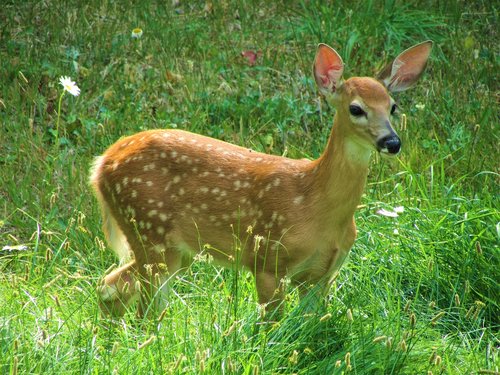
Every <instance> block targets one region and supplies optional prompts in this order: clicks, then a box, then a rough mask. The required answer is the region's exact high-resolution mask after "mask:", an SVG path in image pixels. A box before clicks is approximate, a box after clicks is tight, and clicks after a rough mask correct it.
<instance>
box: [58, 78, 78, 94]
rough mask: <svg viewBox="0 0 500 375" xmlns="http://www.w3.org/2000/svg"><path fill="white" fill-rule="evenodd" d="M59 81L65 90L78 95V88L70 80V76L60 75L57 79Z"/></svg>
mask: <svg viewBox="0 0 500 375" xmlns="http://www.w3.org/2000/svg"><path fill="white" fill-rule="evenodd" d="M59 83H60V84H61V85H62V87H63V88H64V90H65V91H67V92H69V93H70V94H71V95H73V96H78V95H80V88H79V87H78V86H77V85H76V83H75V82H73V81H72V80H71V78H70V77H64V76H63V77H61V78H60V79H59Z"/></svg>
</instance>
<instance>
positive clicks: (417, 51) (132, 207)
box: [91, 41, 432, 316]
mask: <svg viewBox="0 0 500 375" xmlns="http://www.w3.org/2000/svg"><path fill="white" fill-rule="evenodd" d="M431 48H432V42H431V41H426V42H423V43H420V44H418V45H415V46H413V47H411V48H409V49H408V50H406V51H404V52H403V53H401V54H400V55H399V56H398V57H397V58H396V59H395V60H394V61H393V62H392V63H391V64H390V65H388V67H387V68H386V69H384V70H383V71H382V73H381V74H380V75H379V76H378V79H374V78H369V77H353V78H349V79H347V80H345V81H344V80H342V72H343V69H344V64H343V62H342V59H341V57H340V56H339V54H338V53H337V52H336V51H335V50H334V49H333V48H331V47H329V46H328V45H326V44H320V45H319V47H318V50H317V54H316V58H315V61H314V77H315V80H316V83H317V85H318V88H319V91H320V92H321V93H322V94H323V95H324V97H325V98H326V100H327V101H328V102H329V103H331V104H333V105H334V106H335V108H336V114H335V117H334V122H333V128H332V131H331V135H330V138H329V141H328V144H327V145H326V148H325V150H324V152H323V154H322V155H321V156H320V157H319V158H318V159H317V160H313V161H310V160H305V159H302V160H292V159H288V158H285V157H280V156H274V155H267V154H263V153H259V152H255V151H252V150H250V149H246V148H243V147H239V146H235V145H232V144H229V143H226V142H222V141H219V140H216V139H213V138H208V137H204V136H201V135H198V134H193V133H190V132H186V131H180V130H151V131H144V132H141V133H138V134H135V135H132V136H130V137H126V138H123V139H121V140H119V141H118V142H116V143H115V144H114V145H112V146H111V147H110V148H109V149H108V150H107V151H106V152H105V153H104V155H102V156H100V157H98V158H97V159H96V160H95V162H94V165H93V167H92V172H91V184H92V186H93V188H94V190H95V194H96V196H97V199H98V201H99V204H100V207H101V211H102V216H103V222H104V223H103V227H104V232H105V235H106V238H107V241H108V244H109V246H110V247H111V248H112V249H113V250H114V251H115V253H116V254H117V255H118V256H119V257H120V258H121V259H122V261H123V260H127V259H129V262H128V263H126V264H123V265H122V266H121V267H119V268H118V269H116V270H114V271H113V272H111V273H109V274H108V275H106V276H105V277H104V279H103V280H102V283H101V284H100V286H99V287H98V295H99V299H100V306H101V309H102V310H103V311H104V312H105V313H111V314H113V315H115V316H120V315H122V314H123V313H124V312H125V311H126V308H127V306H129V305H130V304H132V303H133V302H134V301H136V300H138V299H139V307H138V309H139V314H140V315H144V314H145V313H146V312H147V309H148V306H149V305H150V302H151V298H152V297H153V296H155V295H156V294H159V296H156V297H155V299H154V301H155V302H158V301H159V300H161V292H162V291H164V290H165V289H166V288H167V285H166V284H167V280H168V278H169V277H172V275H174V274H176V272H178V271H180V270H182V269H183V268H185V267H186V266H187V265H188V264H189V260H190V259H191V258H192V257H193V255H195V254H197V253H200V252H202V251H207V252H209V253H210V254H211V256H213V258H214V259H215V261H217V262H219V263H220V264H222V265H224V264H226V265H228V264H231V262H234V261H235V259H236V258H238V263H239V265H241V266H243V267H245V268H246V269H248V270H250V272H252V273H253V275H254V277H255V283H256V287H257V294H258V299H259V303H261V304H263V305H269V308H270V309H271V310H274V309H276V307H277V306H278V305H279V304H280V302H281V301H282V299H283V297H284V295H283V294H284V291H283V288H282V287H281V284H280V283H281V281H282V280H283V279H284V278H285V277H286V278H287V279H289V280H290V281H291V282H292V283H293V284H295V285H301V284H304V285H311V284H319V285H320V288H321V289H322V288H325V289H327V287H328V286H329V282H330V280H331V278H332V276H333V275H334V274H335V273H336V272H337V271H338V269H339V268H340V266H341V265H342V263H343V262H344V260H345V258H346V256H347V255H348V253H349V250H350V248H351V246H352V245H353V243H354V239H355V237H356V225H355V222H354V212H355V210H356V208H357V205H358V204H359V202H360V199H361V195H362V192H363V189H364V185H365V181H366V177H367V173H368V166H369V161H370V154H371V152H372V151H374V150H376V151H378V152H380V153H382V154H385V155H396V154H397V153H398V152H399V150H400V147H401V141H400V139H399V138H398V136H397V135H396V133H395V131H394V129H393V128H392V126H391V115H392V114H393V113H394V112H395V111H396V109H397V106H396V104H395V102H394V100H393V99H392V98H391V97H390V95H389V92H397V91H403V90H406V89H408V88H409V87H410V86H412V85H413V84H414V83H415V82H416V81H417V80H418V79H419V78H420V76H421V75H422V73H423V71H424V69H425V66H426V63H427V59H428V57H429V54H430V51H431ZM246 231H250V232H251V233H252V236H253V237H252V238H251V241H250V242H251V243H248V244H247V246H244V247H241V248H238V247H235V246H234V243H235V241H234V239H235V238H243V237H244V236H245V235H248V234H245V232H246ZM204 244H209V245H210V246H204ZM131 255H132V258H130V256H131ZM158 303H160V302H158ZM162 303H165V301H163V302H162Z"/></svg>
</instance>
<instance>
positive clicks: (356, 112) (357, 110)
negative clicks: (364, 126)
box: [349, 104, 366, 117]
mask: <svg viewBox="0 0 500 375" xmlns="http://www.w3.org/2000/svg"><path fill="white" fill-rule="evenodd" d="M349 112H350V113H351V115H353V116H355V117H359V116H363V115H366V112H365V111H363V108H361V107H360V106H359V105H356V104H351V105H350V106H349Z"/></svg>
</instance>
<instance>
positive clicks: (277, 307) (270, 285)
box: [255, 271, 285, 319]
mask: <svg viewBox="0 0 500 375" xmlns="http://www.w3.org/2000/svg"><path fill="white" fill-rule="evenodd" d="M283 276H284V275H283ZM282 279H283V278H282V277H280V276H279V275H276V274H274V273H270V272H265V271H263V272H259V273H256V274H255V284H256V287H257V294H258V297H259V303H260V304H261V305H262V306H263V307H264V309H265V311H266V312H269V314H270V315H269V316H268V317H266V319H269V318H277V317H279V316H280V315H281V313H282V309H283V300H284V297H285V288H284V285H283V283H282V281H281V280H282Z"/></svg>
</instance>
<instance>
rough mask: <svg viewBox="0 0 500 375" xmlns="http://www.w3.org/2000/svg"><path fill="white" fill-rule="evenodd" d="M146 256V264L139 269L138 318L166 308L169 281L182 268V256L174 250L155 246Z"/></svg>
mask: <svg viewBox="0 0 500 375" xmlns="http://www.w3.org/2000/svg"><path fill="white" fill-rule="evenodd" d="M148 255H149V256H148V262H147V263H141V264H142V265H141V267H140V274H141V288H142V289H141V293H140V295H141V298H140V301H139V306H138V315H139V316H140V317H146V316H149V315H151V314H158V313H160V312H161V311H162V310H163V309H164V308H165V307H166V306H167V303H168V294H169V290H170V279H171V278H172V277H173V276H174V275H175V274H176V273H177V272H179V271H180V270H181V268H182V267H183V266H184V263H183V257H182V254H181V253H180V252H179V251H178V250H177V249H175V248H163V247H162V248H159V247H158V246H156V247H155V248H154V250H152V251H149V252H148Z"/></svg>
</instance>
